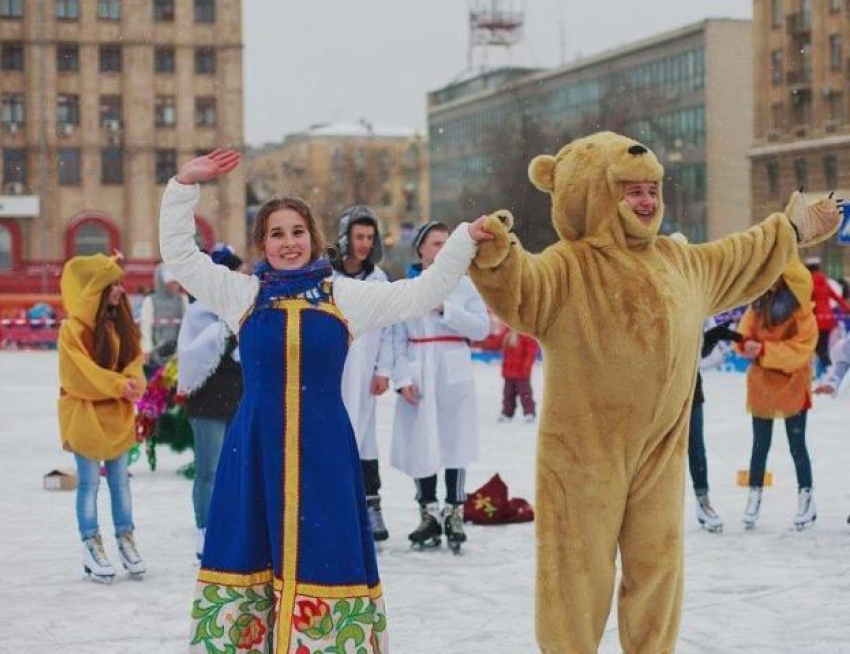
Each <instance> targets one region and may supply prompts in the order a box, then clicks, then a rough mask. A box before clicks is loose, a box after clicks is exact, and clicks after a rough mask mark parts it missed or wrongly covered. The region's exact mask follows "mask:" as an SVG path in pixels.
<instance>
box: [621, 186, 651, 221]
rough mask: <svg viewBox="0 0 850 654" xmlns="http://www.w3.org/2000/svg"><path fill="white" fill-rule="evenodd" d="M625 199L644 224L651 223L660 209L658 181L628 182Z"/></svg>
mask: <svg viewBox="0 0 850 654" xmlns="http://www.w3.org/2000/svg"><path fill="white" fill-rule="evenodd" d="M623 199H624V200H625V201H626V204H628V205H629V208H630V209H631V210H632V211H633V212H634V214H635V215H636V216H637V217H638V220H640V221H641V222H642V223H643V224H644V225H649V224H650V223H651V222H652V219H653V218H655V212H656V211H658V182H626V183H625V184H624V185H623Z"/></svg>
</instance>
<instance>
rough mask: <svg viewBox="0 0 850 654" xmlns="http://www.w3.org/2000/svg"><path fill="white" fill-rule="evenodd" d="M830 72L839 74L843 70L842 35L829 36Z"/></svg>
mask: <svg viewBox="0 0 850 654" xmlns="http://www.w3.org/2000/svg"><path fill="white" fill-rule="evenodd" d="M829 70H830V71H832V72H833V73H837V72H839V71H840V70H841V35H840V34H830V36H829Z"/></svg>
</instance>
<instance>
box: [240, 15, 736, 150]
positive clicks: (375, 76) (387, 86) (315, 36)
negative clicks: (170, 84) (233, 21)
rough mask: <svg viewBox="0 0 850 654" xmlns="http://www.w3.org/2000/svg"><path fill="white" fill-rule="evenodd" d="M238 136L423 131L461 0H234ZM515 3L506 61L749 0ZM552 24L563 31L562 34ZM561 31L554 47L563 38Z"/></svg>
mask: <svg viewBox="0 0 850 654" xmlns="http://www.w3.org/2000/svg"><path fill="white" fill-rule="evenodd" d="M242 4H243V11H244V17H245V20H244V23H243V39H244V42H245V138H246V141H247V142H248V143H249V144H252V145H257V144H260V143H264V142H268V141H278V140H280V139H281V138H282V137H283V136H284V135H285V134H287V133H289V132H293V131H298V130H301V129H304V128H306V127H308V126H309V125H311V124H315V123H322V122H329V121H342V122H355V121H357V120H358V119H359V118H361V117H364V118H366V119H368V120H370V121H371V122H373V123H382V124H390V125H404V126H409V127H413V128H418V129H421V130H422V131H423V132H424V131H425V126H426V113H425V93H426V92H427V91H430V90H433V89H436V88H440V87H441V86H444V85H445V84H447V83H448V82H450V81H451V80H452V79H454V78H456V77H457V76H458V75H459V74H461V73H462V72H463V71H464V69H466V67H467V43H468V18H467V1H466V0H296V1H291V0H243V3H242ZM503 5H505V6H507V5H514V6H518V7H523V6H524V8H525V14H526V28H525V38H524V40H523V42H522V43H520V44H519V45H518V46H516V47H515V48H514V49H513V51H512V58H511V61H512V63H514V64H517V65H533V66H544V67H549V66H556V65H558V64H559V63H560V62H561V61H562V51H563V52H565V55H566V61H568V62H569V61H573V60H574V59H575V58H576V57H577V56H581V55H584V56H587V55H591V54H596V53H598V52H601V51H603V50H606V49H609V48H612V47H616V46H619V45H623V44H625V43H629V42H631V41H635V40H638V39H642V38H646V37H649V36H652V35H654V34H657V33H659V32H663V31H666V30H670V29H674V28H677V27H681V26H683V25H687V24H688V23H692V22H695V21H699V20H702V19H703V18H708V17H713V18H714V17H732V18H750V17H751V14H752V3H751V1H750V0H642V1H639V2H634V1H630V0H526V1H525V2H522V1H516V0H515V1H511V0H503ZM561 34H563V39H562V37H561ZM562 42H563V45H564V47H563V48H562Z"/></svg>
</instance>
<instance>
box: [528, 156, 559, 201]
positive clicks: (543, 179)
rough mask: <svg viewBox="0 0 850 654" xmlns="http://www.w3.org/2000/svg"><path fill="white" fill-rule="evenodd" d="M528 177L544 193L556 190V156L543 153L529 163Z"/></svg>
mask: <svg viewBox="0 0 850 654" xmlns="http://www.w3.org/2000/svg"><path fill="white" fill-rule="evenodd" d="M528 178H529V179H530V180H531V183H532V184H534V185H535V186H536V187H537V188H538V189H540V190H541V191H543V192H544V193H551V192H552V191H554V190H555V157H552V156H550V155H548V154H541V155H540V156H537V157H534V159H532V160H531V163H530V164H528Z"/></svg>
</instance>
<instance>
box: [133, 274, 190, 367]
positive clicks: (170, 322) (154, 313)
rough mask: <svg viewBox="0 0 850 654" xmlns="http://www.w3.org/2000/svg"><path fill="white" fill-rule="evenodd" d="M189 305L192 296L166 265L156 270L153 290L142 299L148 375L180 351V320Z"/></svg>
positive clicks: (143, 349) (141, 322) (143, 341)
mask: <svg viewBox="0 0 850 654" xmlns="http://www.w3.org/2000/svg"><path fill="white" fill-rule="evenodd" d="M188 306H189V299H188V298H187V297H186V295H185V294H184V293H183V292H182V289H181V288H180V284H179V283H178V282H177V280H176V279H175V278H174V275H172V274H171V273H170V272H169V271H168V268H166V267H165V264H159V265H158V266H157V267H156V270H155V271H154V290H153V293H151V294H150V295H146V296H145V298H144V299H143V300H142V314H141V321H140V323H139V327H140V328H141V331H142V353H143V354H144V357H145V375H146V376H147V377H148V378H150V376H151V375H153V373H154V372H156V370H157V368H159V367H160V366H162V365H164V364H165V363H166V362H167V361H168V360H169V359H170V358H171V357H172V356H174V352H175V351H176V350H177V334H178V333H179V332H180V322H181V321H182V320H183V314H184V313H186V308H187V307H188Z"/></svg>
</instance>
